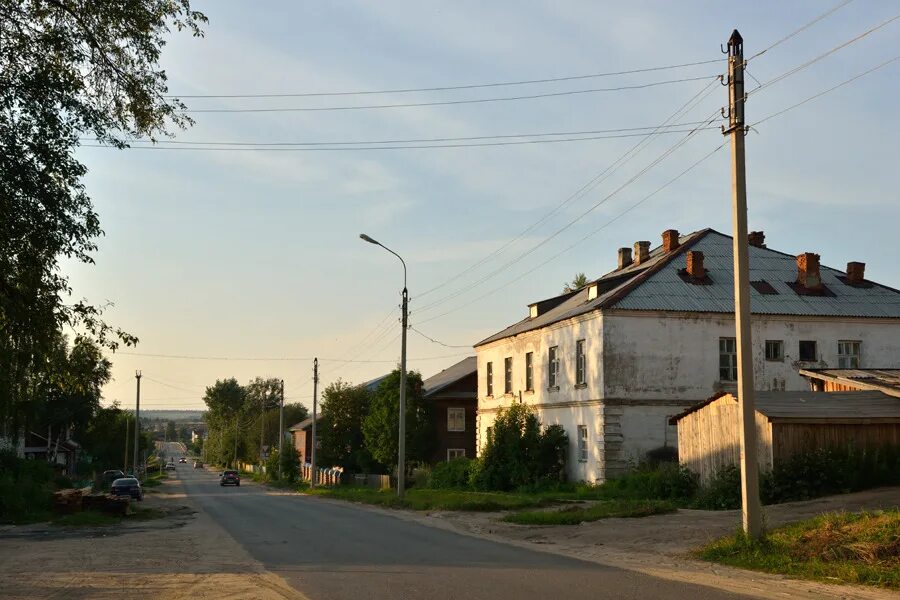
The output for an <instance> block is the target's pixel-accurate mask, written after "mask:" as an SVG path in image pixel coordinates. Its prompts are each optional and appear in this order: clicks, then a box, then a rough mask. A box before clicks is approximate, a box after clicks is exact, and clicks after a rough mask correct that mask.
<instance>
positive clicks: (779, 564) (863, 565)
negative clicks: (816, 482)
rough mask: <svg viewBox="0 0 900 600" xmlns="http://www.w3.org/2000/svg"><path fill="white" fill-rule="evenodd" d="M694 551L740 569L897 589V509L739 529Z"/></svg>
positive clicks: (899, 531)
mask: <svg viewBox="0 0 900 600" xmlns="http://www.w3.org/2000/svg"><path fill="white" fill-rule="evenodd" d="M696 554H697V556H698V557H700V558H702V559H704V560H708V561H711V562H717V563H722V564H726V565H731V566H734V567H741V568H744V569H752V570H756V571H766V572H769V573H780V574H783V575H788V576H791V577H799V578H803V579H817V580H823V581H828V582H831V583H838V582H839V583H851V584H863V585H872V586H880V587H885V588H891V589H900V510H890V511H879V512H873V513H868V512H862V513H829V514H825V515H821V516H819V517H816V518H814V519H810V520H807V521H801V522H798V523H794V524H791V525H788V526H785V527H781V528H778V529H776V530H774V531H772V532H770V533H768V534H767V535H766V536H765V537H764V538H763V539H762V540H758V541H757V540H751V539H749V538H747V537H746V536H745V535H744V534H743V533H738V534H735V535H733V536H729V537H725V538H722V539H719V540H716V541H714V542H712V543H711V544H709V545H707V546H704V547H703V548H701V549H700V550H698V551H697V552H696Z"/></svg>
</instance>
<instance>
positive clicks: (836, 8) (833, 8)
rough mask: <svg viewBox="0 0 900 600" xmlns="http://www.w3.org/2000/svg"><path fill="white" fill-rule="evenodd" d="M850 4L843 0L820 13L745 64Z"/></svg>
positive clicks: (849, 1)
mask: <svg viewBox="0 0 900 600" xmlns="http://www.w3.org/2000/svg"><path fill="white" fill-rule="evenodd" d="M851 2H853V0H843V2H839V3H838V4H837V5H835V6H833V7H832V8H830V9H829V10H827V11H826V12H824V13H822V14H821V15H819V16H818V17H816V18H815V19H813V20H812V21H810V22H809V23H807V24H806V25H803V26H802V27H800V28H798V29H795V30H794V31H792V32H791V33H789V34H788V35H786V36H784V37H783V38H781V39H780V40H778V41H776V42H774V43H772V44H770V45H769V46H766V47H765V48H763V49H762V50H760V51H759V52H757V53H756V54H754V55H753V56H751V57H750V58H748V59H747V62H749V61H751V60H753V59H754V58H759V57H760V56H762V55H763V54H765V53H766V52H768V51H769V50H771V49H772V48H774V47H776V46H780V45H781V44H783V43H784V42H786V41H788V40H789V39H791V38H792V37H794V36H795V35H797V34H799V33H802V32H803V31H806V30H807V29H809V28H810V27H812V26H813V25H815V24H816V23H818V22H819V21H821V20H822V19H824V18H826V17H828V16H830V15H831V14H833V13H835V12H837V11H838V10H840V9H842V8H844V7H845V6H847V5H848V4H850V3H851ZM751 77H752V75H751Z"/></svg>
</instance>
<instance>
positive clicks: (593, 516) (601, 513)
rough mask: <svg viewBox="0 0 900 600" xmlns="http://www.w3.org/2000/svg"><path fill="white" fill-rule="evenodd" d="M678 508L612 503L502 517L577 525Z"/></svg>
mask: <svg viewBox="0 0 900 600" xmlns="http://www.w3.org/2000/svg"><path fill="white" fill-rule="evenodd" d="M675 509H676V506H675V504H673V503H672V502H668V501H665V500H609V501H601V502H598V503H596V504H592V505H590V506H586V507H584V506H569V507H566V508H563V509H561V510H525V511H518V512H514V513H510V514H508V515H506V516H504V517H503V521H506V522H507V523H518V524H520V525H578V524H579V523H585V522H588V521H599V520H600V519H610V518H615V517H617V518H637V517H648V516H650V515H659V514H663V513H669V512H673V511H674V510H675Z"/></svg>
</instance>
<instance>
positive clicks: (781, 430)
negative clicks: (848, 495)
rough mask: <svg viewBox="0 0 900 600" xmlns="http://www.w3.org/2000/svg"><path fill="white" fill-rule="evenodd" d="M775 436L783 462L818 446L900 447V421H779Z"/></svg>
mask: <svg viewBox="0 0 900 600" xmlns="http://www.w3.org/2000/svg"><path fill="white" fill-rule="evenodd" d="M772 435H773V446H772V447H773V456H774V459H775V462H780V461H783V460H785V459H786V458H788V457H790V456H792V455H794V454H797V453H799V452H808V451H810V450H815V449H816V448H835V447H838V448H841V447H850V446H855V447H857V448H866V447H868V448H873V447H878V446H890V445H893V446H900V423H884V424H880V423H873V424H867V425H848V424H839V423H838V424H834V423H808V424H807V423H778V422H775V423H773V424H772ZM680 441H681V440H679V443H680Z"/></svg>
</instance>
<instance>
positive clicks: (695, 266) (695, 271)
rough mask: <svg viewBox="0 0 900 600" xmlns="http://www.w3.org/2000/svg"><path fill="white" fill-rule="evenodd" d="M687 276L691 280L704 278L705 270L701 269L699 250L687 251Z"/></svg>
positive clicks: (701, 257) (701, 261) (701, 255)
mask: <svg viewBox="0 0 900 600" xmlns="http://www.w3.org/2000/svg"><path fill="white" fill-rule="evenodd" d="M687 274H688V275H689V276H690V277H691V278H692V279H703V278H705V277H706V269H705V268H703V253H702V252H700V251H699V250H690V251H688V253H687Z"/></svg>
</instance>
